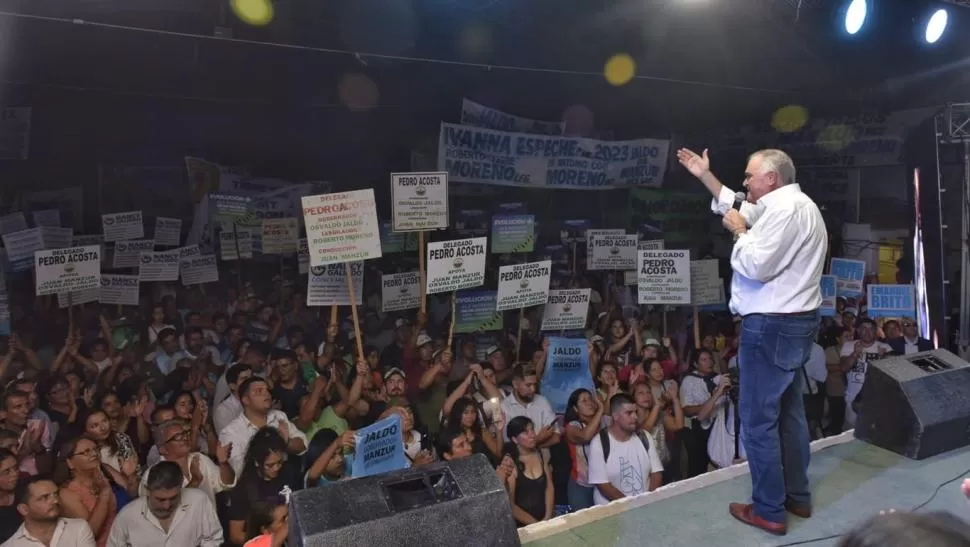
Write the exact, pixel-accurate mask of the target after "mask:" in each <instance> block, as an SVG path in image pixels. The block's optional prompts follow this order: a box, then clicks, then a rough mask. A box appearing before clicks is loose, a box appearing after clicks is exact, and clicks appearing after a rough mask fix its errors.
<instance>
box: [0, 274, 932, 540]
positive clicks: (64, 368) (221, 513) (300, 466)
mask: <svg viewBox="0 0 970 547" xmlns="http://www.w3.org/2000/svg"><path fill="white" fill-rule="evenodd" d="M612 290H613V288H606V287H604V288H603V289H602V293H603V294H599V292H600V291H598V290H596V289H594V292H596V293H597V294H596V295H595V296H594V298H592V299H591V300H592V301H593V302H594V303H595V304H594V305H592V306H591V310H590V322H589V325H590V327H589V328H588V330H587V332H586V337H587V340H588V343H587V348H588V352H589V363H590V372H591V375H592V377H593V378H594V380H595V385H596V388H595V389H592V390H588V389H578V390H576V391H575V392H573V393H572V395H571V396H570V397H569V400H568V403H567V405H566V410H565V414H564V415H557V413H556V412H555V411H554V410H553V405H552V404H551V403H550V401H549V400H547V399H546V398H545V397H544V396H543V395H542V394H541V393H540V392H539V391H540V390H539V386H540V385H541V383H542V378H543V372H544V368H545V366H546V352H547V351H548V340H547V339H545V338H544V337H543V333H541V332H539V331H538V330H537V329H536V328H535V327H534V326H535V325H538V324H539V321H538V320H536V317H535V314H536V313H540V312H538V311H537V310H534V309H533V310H530V311H529V312H528V313H527V314H526V316H525V318H526V319H525V321H524V323H530V325H531V326H529V327H526V328H524V330H523V332H522V334H521V335H519V334H518V332H517V329H514V330H510V331H508V332H504V333H500V334H499V336H497V337H496V338H495V339H494V340H495V341H494V343H493V344H490V345H489V346H488V347H484V348H482V347H478V346H479V343H480V338H478V337H476V336H458V338H457V339H456V340H455V341H454V344H453V347H449V346H448V343H447V333H448V330H449V329H448V324H449V323H450V317H449V316H448V311H447V310H448V308H449V297H450V295H441V297H440V298H439V297H438V296H437V295H435V296H431V297H429V312H428V313H416V312H410V313H401V314H386V315H385V314H381V313H380V311H379V309H380V308H379V306H377V307H370V306H368V305H365V306H364V307H363V308H362V309H361V317H362V321H361V322H362V325H361V330H362V332H363V344H364V351H363V356H362V357H363V358H360V357H358V356H355V354H356V353H357V352H356V344H355V340H354V329H353V327H352V325H350V324H348V323H347V321H346V320H343V321H338V322H335V323H331V322H330V319H329V317H328V316H329V315H330V314H329V313H328V312H329V311H330V310H329V308H308V307H307V306H306V297H305V295H304V294H301V293H300V291H299V290H294V289H293V287H292V286H290V285H288V284H273V285H272V286H271V287H267V288H266V290H261V291H257V290H254V289H253V288H252V286H247V287H245V288H244V289H242V290H239V291H235V290H228V291H227V292H226V293H225V294H223V295H221V297H217V296H214V295H212V294H209V295H206V294H204V293H202V292H201V291H199V290H192V291H188V290H183V289H180V290H179V291H178V292H177V293H176V294H167V295H165V296H163V297H161V298H160V299H159V300H158V302H157V303H154V304H153V302H152V300H149V301H147V302H146V304H145V306H144V307H143V309H142V310H135V309H125V310H120V309H119V310H113V309H109V308H107V307H98V306H96V305H94V306H91V305H89V306H88V307H86V308H85V309H80V308H79V307H75V308H76V309H73V310H65V309H58V308H57V306H56V302H52V301H48V300H47V299H45V298H38V299H36V301H35V302H33V303H32V306H26V305H25V306H19V307H16V308H15V309H14V332H13V334H11V335H10V336H9V337H7V338H5V339H3V340H2V344H0V356H2V357H0V369H2V370H0V377H2V378H3V379H4V389H3V393H2V397H0V542H4V543H2V545H3V546H4V547H7V546H26V545H36V544H37V542H40V543H42V544H44V545H62V546H63V545H95V544H96V545H98V546H99V547H102V546H105V545H111V546H124V545H134V546H137V545H141V544H144V545H172V546H176V545H202V546H217V545H224V544H225V545H239V546H242V545H256V546H268V545H282V544H284V543H285V541H286V537H287V533H288V526H287V500H288V497H289V495H290V494H291V493H292V492H294V491H296V490H299V489H303V488H325V487H326V486H327V484H328V483H331V482H334V481H339V480H345V479H348V478H349V477H351V476H352V474H353V469H352V461H353V451H354V448H355V436H354V431H355V430H356V429H358V428H361V427H364V426H367V425H370V424H372V423H374V422H376V421H378V420H380V419H382V418H384V417H387V416H390V415H391V414H392V413H396V414H398V415H400V417H401V420H402V424H403V435H402V439H401V442H402V443H403V447H404V452H405V453H406V455H407V458H408V461H409V462H410V465H413V466H420V465H427V464H431V463H433V462H438V461H447V460H451V459H455V458H463V457H469V456H472V455H475V454H480V455H482V456H484V458H486V459H487V460H488V461H489V462H490V463H491V464H492V465H493V467H494V468H495V470H496V474H497V476H498V478H499V480H500V481H501V482H502V484H503V485H504V486H505V487H506V489H507V491H508V495H509V500H510V504H511V507H512V513H513V516H514V518H515V520H516V522H517V523H518V524H519V525H520V526H524V525H528V524H532V523H535V522H538V521H542V520H546V519H549V518H552V517H553V516H555V515H557V514H560V513H562V512H564V511H575V510H579V509H583V508H586V507H590V506H592V505H594V504H602V503H607V502H609V501H612V500H616V499H619V498H622V497H625V496H633V495H637V494H640V493H643V492H647V491H651V490H654V489H656V488H658V487H660V486H661V485H663V484H667V483H671V482H674V481H677V480H681V479H683V478H686V477H691V476H695V475H698V474H700V473H704V472H706V471H708V470H709V469H711V468H712V466H714V467H716V466H718V465H723V464H724V462H723V461H722V459H720V458H712V454H711V452H710V450H709V447H710V444H711V435H712V434H711V432H712V428H713V427H714V426H715V425H716V424H719V423H722V422H723V423H724V424H725V425H727V426H728V429H731V427H732V426H731V424H730V421H731V420H730V418H729V414H727V413H725V412H723V410H724V409H728V408H730V407H731V405H732V403H731V401H732V378H733V377H734V375H733V374H732V372H731V369H732V368H735V367H736V360H737V359H736V353H737V334H738V333H739V332H740V331H739V329H740V328H741V327H740V325H741V324H740V322H737V321H734V322H732V320H731V318H730V316H729V315H714V316H707V315H705V316H702V320H703V321H704V324H703V327H704V328H703V332H704V333H705V336H703V337H702V339H701V343H700V346H699V347H696V348H695V347H694V343H693V342H694V340H693V339H692V337H691V336H689V334H688V329H689V326H688V324H687V321H689V320H690V318H689V317H688V316H681V315H680V314H679V313H677V312H675V311H671V312H668V315H669V317H668V320H669V324H670V328H669V330H670V332H669V333H664V332H662V331H663V329H664V327H666V323H667V322H668V321H664V320H663V318H662V314H661V312H660V311H659V310H644V313H643V314H642V316H636V315H635V316H634V318H632V319H630V318H627V317H628V316H630V314H629V313H627V314H624V311H623V309H622V307H621V306H619V305H616V304H615V303H616V302H617V299H616V298H614V296H613V295H612V294H611V291H612ZM211 292H213V291H211V290H210V293H211ZM139 311H140V312H141V313H138V312H139ZM840 311H843V310H840ZM112 312H115V313H112ZM122 312H124V313H122ZM510 324H514V319H513V321H512V322H510ZM662 325H663V326H664V327H662ZM516 326H517V325H516ZM523 326H524V327H525V325H524V324H523ZM821 333H822V334H821V335H820V339H819V342H818V356H819V357H818V358H817V359H816V356H815V355H813V363H810V364H809V365H808V366H807V367H806V370H807V371H808V374H809V375H810V376H812V379H813V381H811V382H809V386H810V393H806V408H809V407H811V408H816V409H817V410H815V411H812V410H810V411H809V416H815V417H816V423H817V425H818V434H819V435H820V434H823V433H826V434H832V433H838V432H841V431H842V430H843V428H845V427H849V426H851V425H852V423H853V420H854V417H855V411H854V410H853V408H854V404H857V403H858V401H857V400H856V399H857V397H858V393H859V389H858V388H859V386H861V382H862V380H863V379H864V377H865V373H866V366H867V363H868V362H869V361H871V360H872V359H876V358H879V357H881V356H883V355H886V354H889V353H900V354H902V353H909V352H912V351H916V350H918V349H924V346H925V345H926V344H928V342H926V341H925V340H922V339H920V338H919V337H918V336H917V335H916V330H915V325H914V323H913V321H911V320H909V319H902V320H901V321H890V322H886V323H884V324H882V325H881V327H879V328H877V327H876V326H875V324H874V323H873V321H872V320H870V319H867V318H865V317H864V316H862V317H856V315H855V313H853V310H850V309H847V308H846V309H845V310H844V313H841V314H840V315H837V316H836V317H833V318H827V319H825V320H824V324H823V326H822V328H821ZM664 334H669V336H664ZM517 340H521V342H520V343H519V346H518V347H516V345H515V344H516V341H517ZM819 360H820V361H819ZM818 363H821V366H819V365H818ZM817 371H821V372H817ZM742 427H743V426H742ZM731 434H732V435H733V430H732V433H731ZM738 456H739V455H738V454H734V457H738ZM712 459H713V460H714V462H713V464H712ZM730 459H731V458H729V460H730ZM727 463H730V461H728V462H727Z"/></svg>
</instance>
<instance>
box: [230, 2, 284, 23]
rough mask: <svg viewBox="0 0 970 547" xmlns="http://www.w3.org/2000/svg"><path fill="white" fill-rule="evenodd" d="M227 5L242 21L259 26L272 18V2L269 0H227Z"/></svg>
mask: <svg viewBox="0 0 970 547" xmlns="http://www.w3.org/2000/svg"><path fill="white" fill-rule="evenodd" d="M229 5H230V6H231V7H232V12H233V13H235V14H236V17H238V18H239V19H240V20H242V21H243V22H244V23H247V24H250V25H253V26H257V27H261V26H263V25H267V24H269V22H270V21H272V20H273V15H274V11H273V4H272V3H271V2H270V0H229Z"/></svg>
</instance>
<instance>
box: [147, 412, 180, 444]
mask: <svg viewBox="0 0 970 547" xmlns="http://www.w3.org/2000/svg"><path fill="white" fill-rule="evenodd" d="M188 425H189V424H188V423H187V422H186V421H185V420H180V419H178V418H173V419H171V420H165V421H164V422H162V423H160V424H158V425H157V426H155V429H154V430H153V431H152V433H153V435H154V436H155V444H156V445H158V446H159V447H161V446H162V445H163V444H165V441H167V440H168V439H166V438H165V432H166V431H168V430H169V429H171V428H173V427H178V428H179V429H185V427H186V426H188Z"/></svg>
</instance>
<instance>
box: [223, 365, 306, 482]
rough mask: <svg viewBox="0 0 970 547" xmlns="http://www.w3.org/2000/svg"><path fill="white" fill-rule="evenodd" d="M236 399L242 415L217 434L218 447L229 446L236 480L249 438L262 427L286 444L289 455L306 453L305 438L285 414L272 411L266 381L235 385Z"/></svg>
mask: <svg viewBox="0 0 970 547" xmlns="http://www.w3.org/2000/svg"><path fill="white" fill-rule="evenodd" d="M239 400H240V401H241V402H242V405H243V412H242V414H240V415H239V416H237V417H236V419H235V420H233V421H231V422H229V425H227V426H226V427H225V429H223V430H222V431H220V432H219V444H220V445H222V446H227V445H232V454H231V455H230V456H229V464H230V465H231V466H232V469H233V471H235V473H236V476H237V477H238V476H239V474H240V473H242V467H243V460H245V458H246V450H247V449H248V448H249V441H250V439H252V438H253V435H255V434H256V432H257V431H259V430H260V429H261V428H263V427H275V428H276V429H277V430H278V431H279V432H280V435H282V436H283V440H284V441H286V444H287V448H288V449H289V452H290V453H291V454H294V455H297V456H299V455H301V454H303V453H304V452H306V449H307V445H308V444H309V443H308V442H307V438H306V435H304V434H303V432H302V431H300V429H299V428H298V427H296V426H295V425H293V422H291V421H290V420H289V419H288V418H287V417H286V414H284V413H283V412H282V411H280V410H273V397H272V395H271V394H270V392H269V386H268V385H267V384H266V380H263V379H262V378H259V377H252V378H250V379H248V380H246V381H245V382H243V383H242V385H241V386H239Z"/></svg>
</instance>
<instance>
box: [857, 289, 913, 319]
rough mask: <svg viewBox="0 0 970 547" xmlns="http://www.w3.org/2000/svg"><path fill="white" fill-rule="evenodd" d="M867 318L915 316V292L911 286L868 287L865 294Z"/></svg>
mask: <svg viewBox="0 0 970 547" xmlns="http://www.w3.org/2000/svg"><path fill="white" fill-rule="evenodd" d="M866 296H867V298H866V302H867V308H866V310H867V313H868V314H869V317H909V318H913V317H914V316H915V315H916V292H915V291H914V290H913V286H912V285H869V289H868V291H867V294H866Z"/></svg>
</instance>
